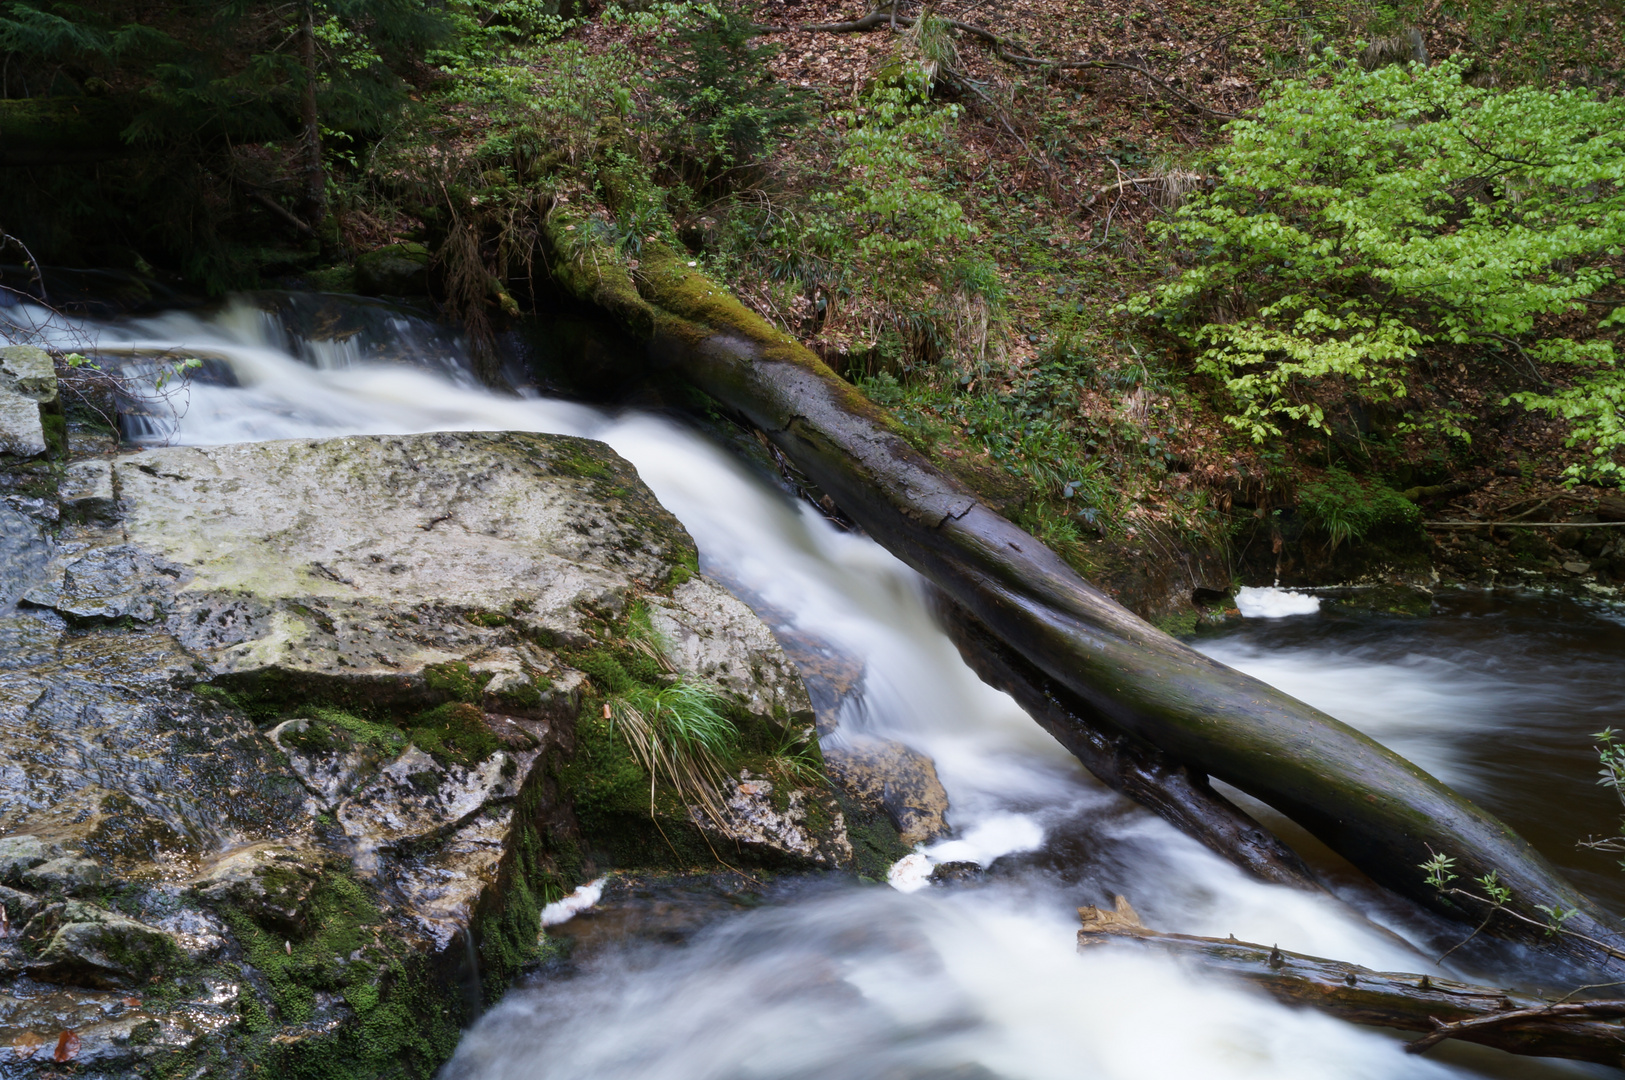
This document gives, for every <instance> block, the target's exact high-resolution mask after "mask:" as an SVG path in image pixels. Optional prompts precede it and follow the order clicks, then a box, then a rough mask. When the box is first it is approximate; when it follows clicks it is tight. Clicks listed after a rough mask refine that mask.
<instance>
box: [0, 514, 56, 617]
mask: <svg viewBox="0 0 1625 1080" xmlns="http://www.w3.org/2000/svg"><path fill="white" fill-rule="evenodd" d="M50 558H51V541H50V539H49V537H48V536H47V534H46V532H45V529H44V527H43V526H42V525H41V524H40V522H39V521H38V520H36V519H35V518H32V517H30V516H29V515H27V514H23V513H21V512H19V511H18V510H16V509H15V508H13V507H12V506H10V505H8V504H7V503H6V502H4V501H0V615H3V614H5V613H6V612H8V611H10V610H11V609H12V608H13V607H14V606H15V605H16V603H17V600H18V599H19V598H20V597H21V596H22V595H23V594H24V593H26V592H27V591H28V590H29V589H31V588H32V587H33V586H34V584H35V583H36V582H37V581H39V580H40V578H41V577H42V576H43V575H44V574H45V572H46V567H47V566H48V565H49V563H50Z"/></svg>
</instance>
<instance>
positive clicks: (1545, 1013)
mask: <svg viewBox="0 0 1625 1080" xmlns="http://www.w3.org/2000/svg"><path fill="white" fill-rule="evenodd" d="M1558 1016H1599V1017H1601V1016H1625V1001H1614V1000H1607V1001H1574V1002H1569V1003H1568V1004H1565V1005H1555V1004H1554V1005H1543V1006H1537V1007H1535V1008H1529V1009H1508V1010H1507V1011H1506V1012H1498V1013H1491V1014H1490V1015H1488V1016H1474V1017H1470V1018H1469V1019H1466V1020H1457V1021H1455V1022H1454V1023H1449V1024H1446V1023H1443V1022H1442V1021H1439V1020H1435V1021H1434V1023H1435V1024H1438V1025H1439V1026H1438V1027H1437V1028H1436V1029H1435V1030H1434V1031H1433V1033H1432V1034H1431V1035H1424V1036H1422V1037H1421V1038H1420V1039H1417V1040H1416V1041H1415V1042H1410V1043H1406V1044H1405V1052H1406V1053H1407V1054H1420V1053H1422V1052H1423V1051H1425V1050H1430V1049H1432V1048H1433V1047H1435V1046H1437V1045H1438V1044H1439V1043H1441V1042H1443V1041H1444V1040H1446V1039H1456V1038H1460V1037H1461V1034H1462V1032H1465V1031H1480V1030H1482V1029H1484V1028H1488V1027H1498V1026H1499V1025H1501V1024H1509V1023H1512V1022H1513V1021H1516V1020H1531V1019H1536V1020H1538V1019H1546V1018H1551V1017H1558Z"/></svg>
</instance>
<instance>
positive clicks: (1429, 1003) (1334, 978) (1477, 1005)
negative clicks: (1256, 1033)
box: [1078, 896, 1625, 1066]
mask: <svg viewBox="0 0 1625 1080" xmlns="http://www.w3.org/2000/svg"><path fill="white" fill-rule="evenodd" d="M1078 916H1079V917H1080V918H1081V919H1082V920H1083V928H1082V929H1081V930H1079V931H1078V948H1079V949H1080V950H1083V949H1089V948H1099V947H1102V946H1107V945H1110V946H1116V947H1120V948H1124V947H1126V948H1142V949H1150V950H1155V951H1157V952H1159V953H1164V954H1166V955H1169V956H1173V957H1176V958H1178V959H1180V960H1183V961H1186V962H1188V963H1190V964H1193V965H1194V966H1196V967H1198V968H1200V969H1201V970H1202V971H1204V972H1208V973H1212V974H1215V975H1219V976H1221V977H1224V978H1231V979H1240V980H1242V981H1243V982H1246V983H1249V984H1251V985H1253V986H1256V987H1258V988H1259V989H1261V990H1263V991H1264V992H1265V993H1267V994H1269V995H1270V996H1271V997H1273V998H1275V999H1276V1000H1277V1001H1281V1002H1284V1003H1285V1004H1288V1005H1308V1006H1311V1007H1313V1008H1316V1009H1319V1010H1321V1011H1322V1012H1327V1013H1330V1014H1331V1015H1333V1016H1336V1017H1338V1018H1340V1019H1343V1020H1347V1021H1350V1022H1351V1023H1355V1024H1371V1025H1375V1026H1377V1027H1387V1028H1398V1029H1399V1030H1401V1031H1424V1032H1427V1033H1428V1034H1427V1035H1426V1036H1424V1037H1423V1038H1421V1039H1417V1040H1416V1041H1414V1042H1412V1043H1409V1044H1408V1045H1407V1046H1406V1049H1407V1050H1409V1051H1410V1052H1411V1053H1422V1052H1424V1051H1426V1050H1428V1049H1431V1048H1432V1047H1434V1046H1437V1045H1438V1044H1439V1043H1441V1042H1443V1041H1444V1040H1446V1039H1459V1040H1461V1041H1463V1042H1474V1043H1479V1044H1481V1045H1484V1046H1493V1047H1495V1048H1496V1049H1497V1050H1505V1051H1508V1052H1509V1053H1513V1054H1526V1055H1531V1056H1535V1057H1561V1058H1569V1059H1571V1060H1574V1061H1590V1062H1595V1063H1597V1064H1601V1065H1613V1066H1625V1023H1622V1022H1621V1018H1622V1017H1625V1001H1620V1000H1617V999H1598V1000H1589V1001H1587V1000H1577V1001H1571V1000H1567V999H1564V998H1544V997H1539V996H1536V995H1534V994H1527V993H1523V992H1520V991H1514V990H1502V989H1499V988H1496V987H1492V986H1475V985H1473V984H1471V983H1463V982H1456V981H1454V980H1451V979H1441V978H1437V977H1435V976H1432V975H1418V974H1407V973H1400V972H1392V971H1373V970H1371V969H1370V968H1365V967H1361V966H1359V965H1358V964H1345V963H1343V962H1341V961H1338V960H1325V959H1322V958H1320V957H1317V956H1306V955H1304V954H1302V953H1295V952H1287V951H1286V950H1284V949H1278V948H1275V947H1274V946H1266V945H1254V944H1250V943H1248V942H1243V941H1237V940H1235V939H1234V938H1230V939H1228V940H1226V939H1223V938H1206V937H1192V936H1190V935H1186V934H1165V933H1161V932H1159V931H1156V930H1150V929H1147V928H1146V927H1145V926H1144V925H1143V924H1142V923H1141V922H1140V919H1139V916H1138V915H1136V914H1135V913H1134V909H1133V908H1132V907H1130V906H1129V904H1128V902H1127V901H1126V900H1124V899H1123V898H1122V897H1121V896H1119V897H1118V898H1117V906H1116V909H1115V910H1102V909H1100V908H1093V907H1084V908H1079V909H1078Z"/></svg>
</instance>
